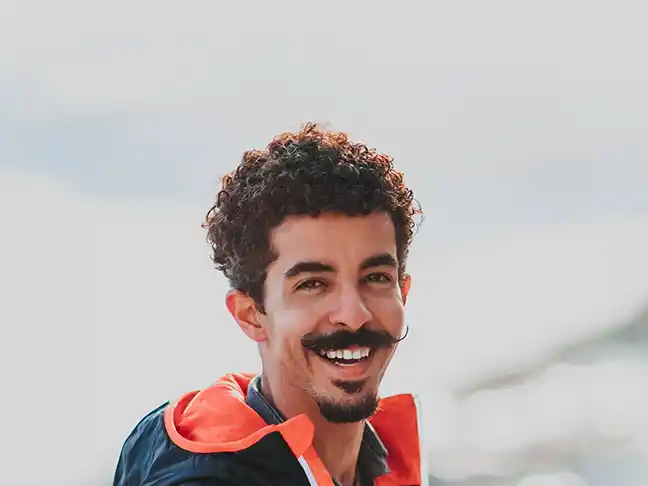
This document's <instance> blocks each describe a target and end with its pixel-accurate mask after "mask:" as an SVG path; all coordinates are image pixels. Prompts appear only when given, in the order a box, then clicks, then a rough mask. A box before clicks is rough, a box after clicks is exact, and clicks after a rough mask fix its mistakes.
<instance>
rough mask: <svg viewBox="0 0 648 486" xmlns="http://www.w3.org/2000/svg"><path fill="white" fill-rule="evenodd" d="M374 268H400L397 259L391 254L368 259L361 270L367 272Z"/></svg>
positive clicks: (361, 266)
mask: <svg viewBox="0 0 648 486" xmlns="http://www.w3.org/2000/svg"><path fill="white" fill-rule="evenodd" d="M373 267H398V262H397V261H396V258H394V256H393V255H392V254H390V253H382V254H380V255H376V256H372V257H369V258H367V259H366V260H365V261H364V262H362V263H361V264H360V270H367V269H368V268H373Z"/></svg>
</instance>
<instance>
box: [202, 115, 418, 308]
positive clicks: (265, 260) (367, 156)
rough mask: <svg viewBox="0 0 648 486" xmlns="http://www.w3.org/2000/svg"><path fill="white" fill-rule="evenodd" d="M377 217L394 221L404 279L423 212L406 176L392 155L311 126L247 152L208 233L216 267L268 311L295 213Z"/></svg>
mask: <svg viewBox="0 0 648 486" xmlns="http://www.w3.org/2000/svg"><path fill="white" fill-rule="evenodd" d="M374 211H384V212H386V213H388V214H389V215H390V216H391V219H392V221H393V223H394V227H395V230H396V246H397V257H398V262H399V273H400V274H401V276H402V275H403V273H404V271H405V262H406V259H407V254H408V251H409V247H410V244H411V242H412V237H413V234H414V230H415V228H416V222H415V216H416V215H419V214H422V213H421V211H420V208H419V206H418V203H417V202H416V201H415V199H414V196H413V193H412V191H411V190H410V189H408V188H407V187H406V186H405V184H404V181H403V174H402V173H401V172H398V171H397V170H395V169H394V166H393V158H392V157H390V156H388V155H385V154H380V153H377V152H376V151H375V150H373V149H368V148H367V147H366V146H365V145H363V144H361V143H353V142H351V141H349V139H348V137H347V134H346V133H340V132H330V131H326V130H323V129H321V128H319V127H318V126H317V125H316V124H313V123H308V124H306V125H305V126H304V127H303V128H302V129H301V130H300V131H299V132H298V133H282V134H280V135H278V136H276V137H275V138H274V139H273V140H272V141H271V142H270V143H269V144H268V146H267V147H266V149H265V150H251V151H247V152H245V153H244V155H243V159H242V161H241V163H240V164H239V166H238V167H237V168H236V169H235V170H234V171H233V172H231V173H230V174H228V175H226V176H225V177H223V180H222V187H221V190H220V191H219V192H218V196H217V198H216V202H215V204H214V205H213V206H212V208H211V209H210V210H209V211H208V213H207V216H206V219H205V221H204V223H203V228H205V229H206V230H207V241H208V243H209V244H210V245H211V248H212V257H211V258H212V261H213V262H214V265H215V266H216V268H217V269H218V270H220V271H222V272H223V273H224V275H225V277H226V278H227V279H228V280H229V283H230V285H231V287H232V288H234V289H237V290H240V291H242V292H245V293H247V294H248V295H249V296H250V297H251V298H252V299H254V301H255V303H256V304H257V306H258V308H259V310H260V311H261V312H264V306H263V293H264V292H263V287H264V284H265V279H266V268H267V266H268V265H269V264H270V263H272V261H274V259H276V258H277V256H276V255H275V254H274V253H273V251H272V248H271V247H270V233H271V231H272V230H273V229H274V228H276V227H277V226H279V225H280V224H281V223H282V221H283V220H284V219H285V218H286V217H288V216H291V215H311V216H317V215H319V214H321V213H338V214H346V215H349V216H356V215H367V214H370V213H372V212H374Z"/></svg>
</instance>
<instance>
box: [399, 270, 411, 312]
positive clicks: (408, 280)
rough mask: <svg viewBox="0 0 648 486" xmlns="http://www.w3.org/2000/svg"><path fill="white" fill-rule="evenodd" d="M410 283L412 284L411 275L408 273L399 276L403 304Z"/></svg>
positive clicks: (405, 301) (405, 300) (405, 302)
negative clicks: (401, 276)
mask: <svg viewBox="0 0 648 486" xmlns="http://www.w3.org/2000/svg"><path fill="white" fill-rule="evenodd" d="M411 284H412V277H411V275H408V274H405V275H403V278H401V282H400V288H401V296H402V297H403V305H405V304H407V295H408V294H409V291H410V285H411Z"/></svg>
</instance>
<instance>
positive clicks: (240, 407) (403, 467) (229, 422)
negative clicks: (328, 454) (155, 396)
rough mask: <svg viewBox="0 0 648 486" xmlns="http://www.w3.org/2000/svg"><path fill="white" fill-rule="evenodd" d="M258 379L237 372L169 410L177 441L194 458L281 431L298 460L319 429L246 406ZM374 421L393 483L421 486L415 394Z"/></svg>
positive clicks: (393, 402) (387, 402) (389, 402)
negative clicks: (275, 419) (269, 418)
mask: <svg viewBox="0 0 648 486" xmlns="http://www.w3.org/2000/svg"><path fill="white" fill-rule="evenodd" d="M254 376H255V375H253V374H248V373H233V374H228V375H225V376H223V377H222V378H220V379H219V380H218V381H216V383H214V384H213V385H212V386H210V387H209V388H206V389H204V390H200V391H193V392H190V393H187V394H185V395H184V396H183V397H181V398H180V399H179V400H178V401H176V402H175V403H173V404H171V405H170V406H169V407H167V409H166V410H165V416H164V420H165V426H166V430H167V433H168V434H169V437H170V438H171V440H172V441H173V442H174V443H175V444H176V445H177V446H178V447H181V448H182V449H185V450H187V451H190V452H194V453H214V452H235V451H239V450H243V449H247V448H248V447H250V446H251V445H253V444H255V443H256V442H258V441H259V440H260V439H262V438H263V437H264V436H266V435H267V434H269V433H271V432H277V431H278V432H280V433H281V434H282V436H283V438H284V440H285V441H286V442H287V443H288V445H289V447H290V448H291V450H292V452H293V453H294V454H295V456H296V457H300V456H302V455H303V454H304V452H305V451H306V450H307V449H308V448H309V447H310V446H311V445H312V441H313V436H314V433H315V428H314V426H313V423H312V422H311V421H310V419H309V418H308V417H307V416H306V415H298V416H296V417H293V418H291V419H288V420H287V421H286V422H284V423H282V424H279V425H268V424H266V423H265V422H264V421H263V419H262V418H261V417H260V416H259V415H258V414H257V413H256V412H255V411H254V410H253V409H252V408H250V407H249V406H248V405H247V404H246V403H245V397H246V395H247V389H248V385H249V384H250V382H251V381H252V379H253V378H254ZM369 422H370V423H371V425H372V426H373V428H374V429H375V431H376V433H377V434H378V436H379V437H380V440H381V441H382V442H383V444H384V445H385V448H386V449H387V464H388V466H389V469H390V471H391V472H390V473H389V475H388V476H390V479H393V480H394V481H395V484H421V468H420V464H421V462H420V461H421V458H420V443H419V432H418V430H419V429H418V419H417V413H416V404H415V402H414V398H413V397H412V396H411V395H408V394H403V395H395V396H392V397H388V398H384V399H381V400H380V402H379V404H378V411H377V412H376V413H375V414H374V416H373V417H371V418H370V419H369Z"/></svg>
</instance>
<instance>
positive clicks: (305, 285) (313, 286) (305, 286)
mask: <svg viewBox="0 0 648 486" xmlns="http://www.w3.org/2000/svg"><path fill="white" fill-rule="evenodd" d="M324 285H325V284H324V282H322V281H321V280H314V279H311V280H306V281H305V282H302V283H300V284H299V285H298V286H297V287H296V288H295V290H306V291H308V290H317V289H318V288H320V287H323V286H324Z"/></svg>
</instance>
